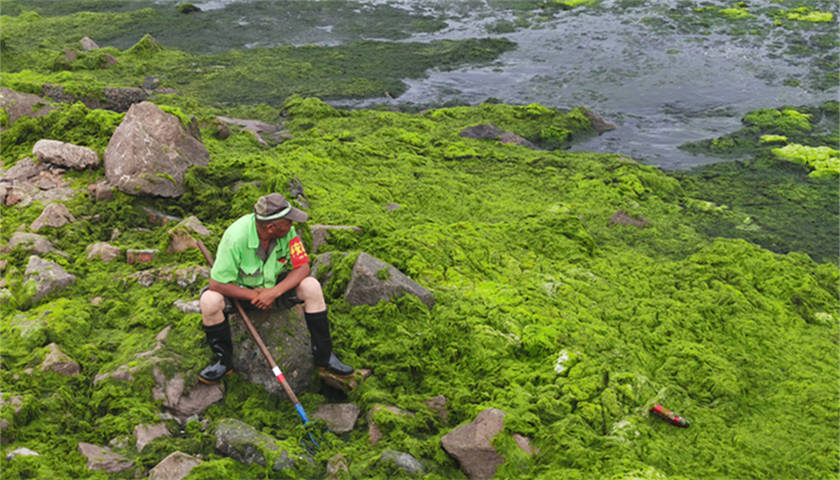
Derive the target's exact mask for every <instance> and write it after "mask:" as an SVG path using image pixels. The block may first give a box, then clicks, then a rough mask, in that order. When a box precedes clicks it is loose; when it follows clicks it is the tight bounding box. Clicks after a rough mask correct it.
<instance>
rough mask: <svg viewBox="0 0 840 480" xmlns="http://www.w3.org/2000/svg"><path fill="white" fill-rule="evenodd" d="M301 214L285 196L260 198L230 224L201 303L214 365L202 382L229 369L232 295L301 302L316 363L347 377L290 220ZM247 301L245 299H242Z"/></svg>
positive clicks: (260, 303) (257, 303) (262, 303)
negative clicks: (229, 316) (250, 211)
mask: <svg viewBox="0 0 840 480" xmlns="http://www.w3.org/2000/svg"><path fill="white" fill-rule="evenodd" d="M306 219H307V215H306V213H305V212H303V211H301V210H298V209H297V208H294V207H292V206H291V205H290V204H289V202H288V201H287V200H286V198H285V197H283V195H280V194H279V193H272V194H269V195H265V196H263V197H260V198H259V200H257V203H256V204H255V205H254V213H250V214H248V215H245V216H243V217H240V218H239V219H238V220H236V221H235V222H233V224H231V225H230V226H229V227H228V228H227V230H225V233H224V235H222V240H221V242H220V243H219V248H218V250H217V251H216V262H215V264H214V265H213V269H212V270H211V271H210V286H209V287H208V288H206V289H205V290H204V291H202V293H201V297H200V299H199V306H200V308H201V321H202V323H203V324H204V331H205V333H206V334H207V343H208V344H210V349H211V350H212V351H213V353H214V354H215V355H216V359H217V361H216V363H214V364H212V365H209V366H207V367H206V368H204V370H202V371H201V373H200V374H199V379H200V380H201V381H202V382H204V383H216V382H218V381H219V380H220V379H221V378H222V377H224V376H225V375H227V374H229V373H231V372H232V371H233V343H232V341H231V336H230V323H229V322H228V318H227V312H229V311H230V310H231V308H232V306H233V305H232V303H231V300H230V299H232V298H236V299H239V300H240V301H244V302H240V303H243V307H246V308H247V307H248V306H249V305H250V306H252V308H259V309H261V310H268V309H270V308H271V307H272V305H274V304H275V302H277V303H279V304H281V305H282V306H285V307H291V306H293V305H295V304H298V303H303V311H304V318H305V319H306V326H307V327H308V328H309V335H310V338H311V340H312V355H313V356H314V360H315V365H316V366H318V367H324V368H327V369H329V370H330V371H331V372H333V373H335V374H338V375H350V374H351V373H353V367H350V366H348V365H345V364H344V363H342V362H341V360H339V359H338V357H336V356H335V354H334V353H333V351H332V339H331V337H330V323H329V320H328V319H327V304H326V302H324V294H323V292H322V291H321V284H320V283H318V280H316V279H315V278H314V277H310V276H309V257H308V256H307V255H306V251H305V250H304V248H303V242H301V240H300V237H299V236H298V235H297V233H296V232H295V228H294V226H292V222H305V221H306ZM245 302H247V303H245Z"/></svg>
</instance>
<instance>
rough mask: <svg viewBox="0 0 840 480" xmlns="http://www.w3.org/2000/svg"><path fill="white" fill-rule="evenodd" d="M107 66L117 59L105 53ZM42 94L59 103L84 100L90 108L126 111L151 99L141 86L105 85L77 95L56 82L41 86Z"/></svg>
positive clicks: (113, 63) (114, 63)
mask: <svg viewBox="0 0 840 480" xmlns="http://www.w3.org/2000/svg"><path fill="white" fill-rule="evenodd" d="M103 58H105V66H106V67H108V66H111V65H116V64H117V63H118V62H117V59H116V58H114V57H113V56H112V55H109V54H107V53H106V54H105V55H103ZM41 95H43V96H45V97H49V98H52V99H53V100H54V101H56V102H58V103H76V102H82V103H84V104H85V106H86V107H88V108H90V109H106V110H113V111H115V112H125V111H126V110H128V109H129V107H131V105H133V104H135V103H139V102H142V101H144V100H148V99H149V94H148V93H146V91H145V90H143V89H142V88H139V87H124V88H117V87H105V88H103V89H102V90H101V94H99V92H96V93H87V94H84V95H76V94H74V93H72V92H68V91H67V90H65V89H64V87H63V86H62V85H57V84H54V83H45V84H44V85H43V86H42V87H41Z"/></svg>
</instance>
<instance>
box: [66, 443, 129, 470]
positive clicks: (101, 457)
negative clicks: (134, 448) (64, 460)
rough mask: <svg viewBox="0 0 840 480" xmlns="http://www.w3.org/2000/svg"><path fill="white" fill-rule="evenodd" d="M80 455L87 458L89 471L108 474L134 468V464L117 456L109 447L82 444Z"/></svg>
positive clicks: (80, 445)
mask: <svg viewBox="0 0 840 480" xmlns="http://www.w3.org/2000/svg"><path fill="white" fill-rule="evenodd" d="M79 453H81V454H82V455H83V456H84V457H85V458H87V468H88V470H100V471H104V472H107V473H119V472H122V471H125V470H128V469H129V468H131V467H133V466H134V462H132V461H130V460H128V459H127V458H125V457H123V456H122V455H119V454H116V453H114V452H113V451H111V449H110V448H108V447H100V446H98V445H93V444H91V443H85V442H80V443H79Z"/></svg>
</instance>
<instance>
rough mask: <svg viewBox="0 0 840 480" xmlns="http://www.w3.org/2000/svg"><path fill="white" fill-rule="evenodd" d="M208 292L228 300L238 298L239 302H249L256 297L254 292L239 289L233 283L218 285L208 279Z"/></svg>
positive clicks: (247, 289)
mask: <svg viewBox="0 0 840 480" xmlns="http://www.w3.org/2000/svg"><path fill="white" fill-rule="evenodd" d="M210 290H213V291H214V292H219V293H221V294H222V295H224V296H226V297H229V298H238V299H239V300H247V301H249V302H250V301H252V300H253V299H254V298H256V296H257V291H256V290H252V289H250V288H244V287H240V286H239V285H237V284H235V283H219V282H217V281H215V280H213V279H212V278H211V279H210Z"/></svg>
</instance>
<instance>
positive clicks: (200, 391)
mask: <svg viewBox="0 0 840 480" xmlns="http://www.w3.org/2000/svg"><path fill="white" fill-rule="evenodd" d="M152 375H153V376H154V379H155V387H154V388H153V389H152V397H153V398H154V399H155V400H162V401H163V406H164V407H166V408H167V409H168V410H169V411H170V412H171V413H172V414H173V415H174V416H175V418H176V419H177V420H178V421H179V422H180V423H182V424H184V423H186V419H187V418H189V417H190V416H192V415H196V414H198V413H201V412H203V411H204V410H206V409H207V407H209V406H210V405H212V404H214V403H216V402H218V401H219V400H221V399H222V398H224V387H223V386H222V384H221V383H218V384H214V385H207V384H204V383H198V384H196V385H195V386H193V387H192V388H191V389H190V390H189V391H185V387H186V382H185V381H184V376H183V375H182V374H180V373H177V374H175V376H173V377H172V378H167V377H166V375H165V374H164V373H163V372H162V370H161V369H160V368H158V367H157V366H155V367H154V369H153V374H152Z"/></svg>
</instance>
